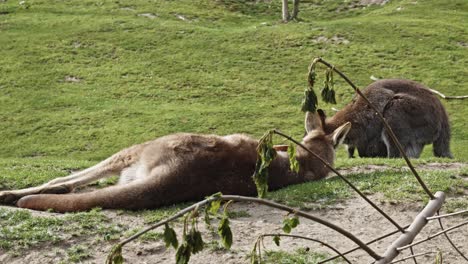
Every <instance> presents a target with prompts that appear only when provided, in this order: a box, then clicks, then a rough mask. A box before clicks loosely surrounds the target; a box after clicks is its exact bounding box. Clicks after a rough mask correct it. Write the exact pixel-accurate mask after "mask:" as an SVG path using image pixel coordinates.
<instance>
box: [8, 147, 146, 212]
mask: <svg viewBox="0 0 468 264" xmlns="http://www.w3.org/2000/svg"><path fill="white" fill-rule="evenodd" d="M141 148H142V145H136V146H133V147H130V148H128V149H124V150H122V151H120V152H118V153H116V154H114V155H113V156H111V157H110V158H108V159H106V160H104V161H102V162H100V163H98V164H96V165H94V166H92V167H90V168H88V169H85V170H83V171H80V172H77V173H73V174H71V175H69V176H66V177H62V178H57V179H54V180H51V181H49V182H47V183H45V184H43V185H40V186H36V187H30V188H26V189H21V190H13V191H3V192H0V204H14V203H15V202H16V201H17V200H18V199H20V198H21V197H24V196H27V195H32V194H39V193H55V194H58V193H68V192H71V191H73V189H75V188H77V187H79V186H83V185H86V184H89V183H91V182H93V181H96V180H99V179H102V178H105V177H109V176H112V175H115V174H118V173H120V172H121V171H122V170H123V169H125V168H127V167H129V166H131V165H132V164H134V163H135V162H137V161H138V160H139V157H140V152H141Z"/></svg>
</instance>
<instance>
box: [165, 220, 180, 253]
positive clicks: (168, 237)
mask: <svg viewBox="0 0 468 264" xmlns="http://www.w3.org/2000/svg"><path fill="white" fill-rule="evenodd" d="M164 242H165V243H166V248H167V247H169V246H173V247H174V249H177V247H178V246H179V241H177V235H176V232H175V231H174V229H172V228H171V227H170V226H169V225H168V224H165V225H164Z"/></svg>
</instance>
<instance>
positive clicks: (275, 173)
mask: <svg viewBox="0 0 468 264" xmlns="http://www.w3.org/2000/svg"><path fill="white" fill-rule="evenodd" d="M306 128H307V130H308V131H309V133H308V134H307V136H306V137H305V138H304V140H303V144H304V145H306V146H307V147H308V148H310V149H312V150H313V151H315V152H316V153H318V154H319V155H321V157H323V158H324V159H325V160H327V161H328V162H329V163H331V164H332V163H333V159H334V155H335V153H334V152H335V150H334V147H335V146H336V145H337V144H338V143H339V142H341V141H342V140H343V139H344V137H345V136H346V133H347V132H348V131H349V128H350V124H349V123H346V124H344V125H342V126H340V127H338V128H337V129H336V130H334V131H333V132H332V133H329V134H325V133H324V131H323V128H322V123H321V121H320V118H319V117H318V115H317V114H315V115H311V114H308V115H307V118H306ZM257 145H258V141H257V140H255V139H252V138H250V137H248V136H246V135H241V134H234V135H229V136H224V137H222V136H216V135H196V134H173V135H168V136H164V137H161V138H158V139H156V140H154V141H150V142H147V143H144V144H140V145H135V146H133V147H130V148H127V149H124V150H122V151H120V152H118V153H116V154H114V155H113V156H111V157H110V158H108V159H106V160H104V161H102V162H101V163H99V164H97V165H95V166H93V167H91V168H89V169H86V170H84V171H82V172H79V173H76V174H72V175H70V176H67V177H63V178H58V179H55V180H52V181H50V182H48V183H46V184H44V185H42V186H38V187H32V188H28V189H23V190H16V191H5V192H0V203H13V202H14V201H15V200H17V199H19V201H18V202H17V205H18V206H19V207H22V208H30V209H35V210H47V209H53V210H54V211H57V212H70V211H82V210H88V209H91V208H93V207H102V208H122V209H143V208H155V207H159V206H163V205H169V204H174V203H177V202H182V201H189V200H197V199H202V198H203V197H205V196H208V195H210V194H213V193H216V192H222V193H223V194H237V195H249V196H252V195H256V188H255V185H254V182H253V180H252V174H253V172H254V168H255V162H256V159H257V152H256V148H257ZM296 155H297V156H296V157H297V160H298V162H299V165H300V169H299V173H294V172H292V171H291V170H290V169H289V159H288V157H287V155H286V153H285V152H279V154H278V157H277V158H275V160H274V161H273V162H272V164H271V166H270V168H269V175H270V176H269V188H270V189H271V190H275V189H278V188H281V187H284V186H287V185H290V184H296V183H301V182H305V181H309V180H318V179H321V178H324V177H325V176H326V175H327V174H328V172H329V169H328V168H326V167H325V166H324V165H323V164H321V163H320V161H318V160H317V159H316V158H313V157H312V156H311V155H310V154H309V153H307V152H306V151H304V150H303V149H301V148H298V149H297V153H296ZM115 174H120V181H119V184H118V185H116V186H111V187H107V188H104V189H100V190H96V191H92V192H88V193H71V194H57V193H67V192H71V191H72V190H73V189H75V188H77V187H79V186H82V185H85V184H88V183H90V182H92V181H96V180H98V179H100V178H103V177H107V176H110V175H115ZM48 193H49V194H48ZM50 193H53V194H50Z"/></svg>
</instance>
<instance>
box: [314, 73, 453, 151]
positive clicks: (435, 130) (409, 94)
mask: <svg viewBox="0 0 468 264" xmlns="http://www.w3.org/2000/svg"><path fill="white" fill-rule="evenodd" d="M363 93H364V95H365V96H366V97H367V98H368V99H369V101H370V102H371V103H372V104H373V105H374V106H376V107H377V109H378V111H380V113H382V115H383V116H384V117H385V119H386V120H387V122H388V124H389V125H390V127H391V128H392V130H393V132H394V133H395V135H396V137H397V138H398V140H399V141H400V143H401V145H402V146H403V149H404V151H405V153H406V155H408V156H409V157H413V158H418V157H419V156H420V154H421V152H422V150H423V148H424V145H426V144H431V143H432V144H433V150H434V155H435V156H437V157H448V158H453V156H452V153H451V152H450V126H449V122H448V116H447V113H446V112H445V109H444V107H443V105H442V103H441V102H440V101H439V99H438V98H437V97H436V96H435V95H434V94H433V93H432V92H431V91H430V90H429V89H427V88H426V87H424V86H423V85H422V84H419V83H417V82H414V81H409V80H400V79H388V80H380V81H376V82H374V83H372V84H371V85H369V86H368V87H367V88H366V89H365V90H364V91H363ZM319 113H320V114H321V117H322V121H323V122H324V123H325V125H324V130H325V133H328V132H330V131H333V130H335V129H336V128H337V127H339V126H340V125H341V124H344V123H345V122H351V124H352V128H351V130H350V131H349V133H348V135H347V137H346V139H345V141H344V143H345V144H348V147H349V148H348V151H349V156H350V157H352V156H353V153H354V148H355V147H356V148H357V149H358V153H359V156H361V157H400V152H399V151H398V149H397V147H396V146H395V145H394V143H393V141H392V140H391V138H390V136H389V135H388V133H387V131H386V130H385V128H384V126H383V124H382V121H381V120H380V119H379V118H378V117H377V116H376V113H375V112H374V111H373V110H372V109H371V108H370V107H369V106H368V105H367V103H366V102H365V101H364V99H362V97H360V96H356V97H355V98H354V99H353V101H352V102H351V103H349V104H348V105H346V106H345V107H344V108H343V109H342V110H340V111H338V112H337V113H336V114H335V115H334V116H332V117H330V118H326V117H325V114H324V113H323V111H319Z"/></svg>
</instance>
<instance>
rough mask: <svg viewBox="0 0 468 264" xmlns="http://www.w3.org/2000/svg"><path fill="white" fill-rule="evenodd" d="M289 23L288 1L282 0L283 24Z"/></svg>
mask: <svg viewBox="0 0 468 264" xmlns="http://www.w3.org/2000/svg"><path fill="white" fill-rule="evenodd" d="M288 21H289V9H288V0H283V22H288Z"/></svg>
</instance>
